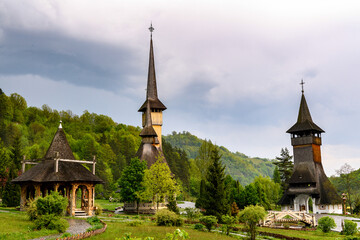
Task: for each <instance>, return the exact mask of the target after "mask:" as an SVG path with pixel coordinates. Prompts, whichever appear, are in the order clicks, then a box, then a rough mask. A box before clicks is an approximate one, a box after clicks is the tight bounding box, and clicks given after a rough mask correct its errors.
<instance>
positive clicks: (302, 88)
mask: <svg viewBox="0 0 360 240" xmlns="http://www.w3.org/2000/svg"><path fill="white" fill-rule="evenodd" d="M304 84H305V82H304V80H303V79H301V82H300V85H301V92H302V93H304Z"/></svg>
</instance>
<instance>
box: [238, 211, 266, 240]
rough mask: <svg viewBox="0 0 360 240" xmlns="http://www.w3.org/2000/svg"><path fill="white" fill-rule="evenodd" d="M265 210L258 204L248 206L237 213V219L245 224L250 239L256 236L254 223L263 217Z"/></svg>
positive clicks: (253, 239)
mask: <svg viewBox="0 0 360 240" xmlns="http://www.w3.org/2000/svg"><path fill="white" fill-rule="evenodd" d="M265 216H266V212H265V209H264V208H263V207H260V206H253V205H251V206H248V207H245V209H244V210H242V211H240V213H239V220H240V221H241V222H243V223H245V224H246V227H247V229H248V231H249V235H250V239H251V240H255V238H256V225H257V224H258V223H259V222H260V221H261V220H263V219H264V218H265Z"/></svg>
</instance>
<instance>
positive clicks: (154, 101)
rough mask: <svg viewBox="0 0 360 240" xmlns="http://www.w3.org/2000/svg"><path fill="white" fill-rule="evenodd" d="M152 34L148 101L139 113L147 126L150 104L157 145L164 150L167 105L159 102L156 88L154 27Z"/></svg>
mask: <svg viewBox="0 0 360 240" xmlns="http://www.w3.org/2000/svg"><path fill="white" fill-rule="evenodd" d="M149 30H150V32H151V36H150V54H149V70H148V80H147V89H146V100H145V102H144V104H143V105H142V106H141V107H140V109H139V112H142V113H143V114H142V126H143V127H145V125H146V108H147V104H148V103H149V104H150V115H151V121H152V126H153V128H154V129H155V132H156V134H157V141H156V143H155V145H156V146H157V147H160V149H162V141H161V127H162V124H163V120H162V112H163V111H164V110H166V107H165V105H164V104H163V103H162V102H161V101H160V100H159V98H158V93H157V86H156V74H155V61H154V50H153V41H152V32H153V31H154V28H153V27H152V25H151V26H150V28H149Z"/></svg>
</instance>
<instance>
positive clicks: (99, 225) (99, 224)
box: [86, 223, 103, 232]
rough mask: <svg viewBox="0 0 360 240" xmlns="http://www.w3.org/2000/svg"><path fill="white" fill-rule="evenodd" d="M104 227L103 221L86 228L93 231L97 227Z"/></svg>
mask: <svg viewBox="0 0 360 240" xmlns="http://www.w3.org/2000/svg"><path fill="white" fill-rule="evenodd" d="M102 227H103V225H102V224H101V223H96V224H94V225H92V227H91V228H88V229H86V231H87V232H91V231H94V230H96V229H101V228H102Z"/></svg>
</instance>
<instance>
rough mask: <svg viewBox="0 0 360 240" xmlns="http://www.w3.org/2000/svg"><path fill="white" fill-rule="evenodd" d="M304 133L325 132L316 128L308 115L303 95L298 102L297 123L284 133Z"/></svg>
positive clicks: (308, 111)
mask: <svg viewBox="0 0 360 240" xmlns="http://www.w3.org/2000/svg"><path fill="white" fill-rule="evenodd" d="M306 131H314V132H319V133H323V132H325V131H324V130H322V129H321V128H320V127H319V126H317V125H316V124H315V123H314V122H313V120H312V118H311V114H310V110H309V108H308V105H307V103H306V99H305V96H304V93H303V94H302V96H301V102H300V108H299V115H298V119H297V122H296V123H295V124H294V125H293V126H292V127H291V128H290V129H289V130H287V131H286V132H287V133H299V132H306Z"/></svg>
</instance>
